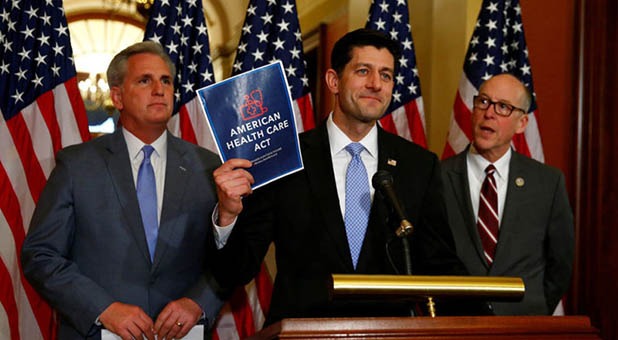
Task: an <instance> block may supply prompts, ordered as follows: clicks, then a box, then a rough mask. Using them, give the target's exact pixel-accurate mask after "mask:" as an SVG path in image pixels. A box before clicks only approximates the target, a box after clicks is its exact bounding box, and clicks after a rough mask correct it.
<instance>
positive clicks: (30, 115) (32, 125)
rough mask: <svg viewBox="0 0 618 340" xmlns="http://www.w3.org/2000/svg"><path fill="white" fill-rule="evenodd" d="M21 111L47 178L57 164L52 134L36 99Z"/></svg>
mask: <svg viewBox="0 0 618 340" xmlns="http://www.w3.org/2000/svg"><path fill="white" fill-rule="evenodd" d="M21 113H22V114H21V116H22V117H23V119H24V122H25V123H26V126H27V127H28V131H29V132H30V138H31V139H32V147H33V148H34V153H35V154H36V158H37V160H38V162H39V164H40V165H41V169H43V173H44V174H45V178H46V179H47V178H48V177H49V174H50V173H51V171H52V170H53V169H54V166H55V165H56V160H55V159H54V147H53V145H52V138H51V134H50V133H49V129H48V127H47V124H45V119H43V115H42V114H41V110H40V109H39V105H38V104H37V102H36V101H34V102H33V103H32V104H30V105H28V106H26V107H25V108H24V109H23V110H22V112H21Z"/></svg>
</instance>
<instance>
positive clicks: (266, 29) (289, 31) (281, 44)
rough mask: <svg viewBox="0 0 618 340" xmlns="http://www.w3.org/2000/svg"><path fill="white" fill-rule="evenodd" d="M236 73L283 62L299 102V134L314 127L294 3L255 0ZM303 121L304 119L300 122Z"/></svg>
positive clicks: (237, 57) (297, 115)
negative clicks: (279, 61)
mask: <svg viewBox="0 0 618 340" xmlns="http://www.w3.org/2000/svg"><path fill="white" fill-rule="evenodd" d="M241 34H242V35H241V37H240V43H239V45H238V50H237V53H236V59H235V61H234V66H233V70H232V73H233V74H234V75H236V74H239V73H243V72H246V71H249V70H252V69H254V68H257V67H260V66H263V65H267V64H270V63H273V62H275V61H277V60H281V62H282V63H283V67H284V69H285V73H286V76H287V80H288V85H289V87H290V92H291V94H292V99H293V100H294V101H295V108H294V109H295V113H296V114H295V115H296V118H297V122H298V123H301V122H302V126H301V125H300V124H297V126H298V129H299V131H305V130H309V129H311V128H313V127H314V125H315V123H314V118H313V108H312V104H311V99H310V93H309V79H308V78H307V75H306V73H305V68H306V66H307V65H306V62H305V58H304V56H303V42H302V36H301V33H300V25H299V24H298V14H297V12H296V3H295V1H294V0H283V1H282V0H267V1H265V0H251V1H249V7H248V8H247V16H246V18H245V23H244V25H243V27H242V33H241ZM299 118H300V120H299Z"/></svg>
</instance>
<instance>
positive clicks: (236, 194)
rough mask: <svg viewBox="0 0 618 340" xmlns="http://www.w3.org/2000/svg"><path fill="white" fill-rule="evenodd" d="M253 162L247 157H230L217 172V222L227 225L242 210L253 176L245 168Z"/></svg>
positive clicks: (215, 173)
mask: <svg viewBox="0 0 618 340" xmlns="http://www.w3.org/2000/svg"><path fill="white" fill-rule="evenodd" d="M250 167H251V162H249V161H248V160H246V159H238V158H234V159H229V160H227V161H226V162H225V163H223V164H222V165H221V166H220V167H219V168H217V170H215V172H214V173H213V177H214V178H215V183H216V184H217V197H218V198H219V220H218V221H217V224H218V225H219V226H222V227H226V226H228V225H230V224H232V222H234V219H235V218H236V216H238V214H240V212H241V211H242V201H241V198H242V196H247V195H250V194H251V193H252V192H253V190H251V184H253V176H252V175H251V174H250V173H249V172H248V171H247V170H245V169H243V168H250Z"/></svg>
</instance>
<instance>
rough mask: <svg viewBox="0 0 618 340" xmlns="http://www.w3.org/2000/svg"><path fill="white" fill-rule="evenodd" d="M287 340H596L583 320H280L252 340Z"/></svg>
mask: <svg viewBox="0 0 618 340" xmlns="http://www.w3.org/2000/svg"><path fill="white" fill-rule="evenodd" d="M249 339H251V340H267V339H268V340H270V339H290V340H296V339H298V340H300V339H302V340H310V339H356V340H360V339H372V340H377V339H389V340H395V339H432V340H436V339H466V340H470V339H485V340H487V339H600V337H599V331H598V330H597V329H595V328H594V327H592V326H591V325H590V320H589V319H588V317H584V316H482V317H436V318H430V317H402V318H323V319H322V318H321V319H284V320H282V321H280V322H277V323H275V324H273V325H271V326H269V327H267V328H265V329H263V330H262V331H260V332H258V333H256V334H255V335H254V336H252V337H250V338H249Z"/></svg>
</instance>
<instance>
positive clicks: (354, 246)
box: [213, 29, 465, 325]
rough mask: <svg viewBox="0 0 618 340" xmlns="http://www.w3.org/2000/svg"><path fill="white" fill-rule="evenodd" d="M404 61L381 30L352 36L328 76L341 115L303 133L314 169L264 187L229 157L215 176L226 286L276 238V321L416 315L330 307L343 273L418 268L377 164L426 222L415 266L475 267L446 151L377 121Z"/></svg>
mask: <svg viewBox="0 0 618 340" xmlns="http://www.w3.org/2000/svg"><path fill="white" fill-rule="evenodd" d="M398 59H399V51H398V44H397V43H396V42H393V41H391V40H390V39H389V38H388V37H387V36H385V35H383V34H381V33H378V32H376V31H372V30H365V29H361V30H357V31H354V32H350V33H348V34H346V35H345V36H344V37H343V38H341V39H340V40H339V41H338V42H337V43H336V44H335V46H334V49H333V51H332V55H331V67H332V68H331V69H329V70H328V71H327V72H326V79H325V80H326V85H327V86H328V88H329V89H330V91H331V92H332V93H333V94H334V95H335V107H334V110H333V112H332V114H331V115H330V116H329V118H328V120H327V121H326V122H325V123H324V124H322V125H321V126H319V127H318V128H316V129H314V130H312V131H309V132H306V133H303V134H301V136H300V145H301V150H302V155H303V163H304V170H303V171H300V172H297V173H295V174H293V175H290V176H287V177H285V178H283V179H280V180H277V181H276V182H274V183H271V184H269V185H267V186H266V187H263V188H260V189H257V190H256V191H255V192H254V193H252V194H251V188H250V185H251V182H252V177H251V175H250V174H249V173H248V172H247V171H246V170H244V169H243V168H247V167H250V166H251V163H250V162H249V161H247V160H241V159H234V160H228V161H227V162H225V163H224V164H223V165H222V166H221V167H220V168H219V169H217V170H216V171H215V174H214V177H215V182H216V183H217V192H218V196H219V199H220V201H219V202H220V203H219V205H218V210H217V211H216V212H215V219H216V220H217V221H218V223H217V225H216V226H215V231H216V234H217V237H216V239H217V248H220V249H219V250H217V257H218V258H217V260H216V261H215V268H214V270H213V273H214V274H215V277H216V278H217V281H219V282H220V283H221V284H223V285H237V284H242V283H245V282H248V281H249V280H251V279H252V278H253V277H254V276H255V274H256V273H257V272H258V270H259V267H260V264H261V262H262V259H263V257H264V255H265V253H266V251H267V248H268V246H269V244H270V243H271V242H272V241H274V242H275V249H276V261H277V276H276V279H275V283H274V291H273V296H272V301H271V304H270V310H269V312H268V315H267V319H266V324H267V325H268V324H270V323H273V322H275V321H277V320H280V319H282V318H286V317H311V316H313V317H323V316H370V315H375V316H379V315H384V316H386V315H391V316H395V315H405V314H406V313H407V315H409V307H408V306H406V305H405V304H398V303H385V302H382V303H377V302H370V303H363V302H351V301H349V302H344V301H334V302H329V297H328V289H327V287H328V278H329V277H330V274H332V273H342V274H353V273H355V274H405V272H406V271H405V269H404V262H405V261H404V255H403V250H402V242H401V240H400V239H397V237H396V236H395V229H396V228H397V226H398V225H399V221H398V220H397V219H396V218H393V217H394V216H393V215H394V214H393V213H392V209H391V208H390V207H389V205H388V203H387V202H386V201H385V199H384V198H383V197H381V195H380V194H378V193H375V194H374V192H373V189H372V188H371V185H370V184H369V183H371V178H372V176H373V174H374V173H376V171H377V170H388V171H389V172H390V173H392V175H393V178H394V187H395V190H396V192H397V194H398V196H399V197H400V198H401V200H402V202H403V205H404V209H405V210H406V212H407V214H408V216H409V219H410V221H411V222H412V224H413V225H414V228H415V229H414V233H413V235H412V236H411V237H409V239H410V243H411V247H410V248H411V249H412V256H411V260H412V270H413V273H414V274H446V273H449V274H460V275H461V274H465V268H464V267H463V265H462V264H461V262H460V261H458V259H457V257H456V254H455V252H454V248H453V239H452V236H451V233H450V231H449V228H448V226H447V222H446V218H445V217H446V214H445V208H444V203H443V200H442V196H441V190H442V188H441V180H440V168H439V161H438V159H437V157H436V156H435V155H434V154H432V153H430V152H429V151H427V150H425V149H423V148H421V147H419V146H418V145H416V144H414V143H411V142H409V141H406V140H404V139H403V138H400V137H398V136H395V135H392V134H389V133H387V132H385V131H384V130H382V129H381V128H380V127H379V126H377V124H376V121H377V119H378V118H380V117H381V116H382V115H383V114H384V112H385V110H386V108H387V107H388V106H389V103H390V100H391V94H392V89H393V79H394V77H395V74H396V63H395V61H396V60H398ZM359 168H360V169H361V170H360V174H359V173H358V172H356V171H357V170H358V169H359ZM241 197H244V198H243V199H242V200H241ZM241 211H242V212H241ZM224 226H225V227H224ZM231 228H233V229H231ZM230 229H231V230H232V231H230ZM228 237H229V238H228Z"/></svg>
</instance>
